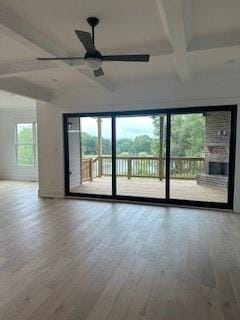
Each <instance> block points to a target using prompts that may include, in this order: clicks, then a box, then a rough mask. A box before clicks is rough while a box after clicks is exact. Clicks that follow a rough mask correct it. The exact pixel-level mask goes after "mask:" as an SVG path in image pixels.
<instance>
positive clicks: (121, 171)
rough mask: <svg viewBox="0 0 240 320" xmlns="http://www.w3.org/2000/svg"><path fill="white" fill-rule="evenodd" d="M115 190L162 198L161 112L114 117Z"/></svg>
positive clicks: (163, 130)
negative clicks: (159, 113) (158, 113)
mask: <svg viewBox="0 0 240 320" xmlns="http://www.w3.org/2000/svg"><path fill="white" fill-rule="evenodd" d="M116 139H117V140H116V161H117V163H116V170H117V194H118V195H125V196H134V197H148V198H149V197H150V198H165V141H166V117H165V115H154V116H153V115H152V116H151V115H149V116H130V117H125V116H124V117H117V118H116Z"/></svg>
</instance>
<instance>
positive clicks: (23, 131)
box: [17, 123, 33, 144]
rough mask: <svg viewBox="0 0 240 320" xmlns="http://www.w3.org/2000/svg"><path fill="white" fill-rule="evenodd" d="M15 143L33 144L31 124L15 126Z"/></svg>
mask: <svg viewBox="0 0 240 320" xmlns="http://www.w3.org/2000/svg"><path fill="white" fill-rule="evenodd" d="M17 143H18V144H31V143H33V128H32V123H18V124H17Z"/></svg>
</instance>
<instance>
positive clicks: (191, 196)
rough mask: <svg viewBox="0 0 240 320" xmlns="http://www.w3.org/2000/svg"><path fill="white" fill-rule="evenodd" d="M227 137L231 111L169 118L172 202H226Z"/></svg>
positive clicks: (175, 115) (227, 170)
mask: <svg viewBox="0 0 240 320" xmlns="http://www.w3.org/2000/svg"><path fill="white" fill-rule="evenodd" d="M230 136H231V112H230V111H210V112H201V113H187V114H186V113H185V114H174V115H171V144H170V150H171V158H170V198H171V199H180V200H190V201H204V202H215V203H227V202H228V181H229V154H230Z"/></svg>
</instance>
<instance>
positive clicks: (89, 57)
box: [37, 17, 150, 77]
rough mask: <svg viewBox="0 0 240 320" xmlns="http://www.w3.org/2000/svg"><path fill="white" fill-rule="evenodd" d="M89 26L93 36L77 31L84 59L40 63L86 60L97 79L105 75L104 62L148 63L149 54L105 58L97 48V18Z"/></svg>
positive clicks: (43, 59)
mask: <svg viewBox="0 0 240 320" xmlns="http://www.w3.org/2000/svg"><path fill="white" fill-rule="evenodd" d="M87 22H88V24H89V25H90V26H91V28H92V34H90V33H89V32H86V31H79V30H75V33H76V35H77V37H78V39H79V40H80V42H81V43H82V45H83V46H84V48H85V50H86V54H85V56H84V57H61V58H60V57H56V58H37V60H40V61H54V60H55V61H57V60H84V61H86V64H87V66H88V67H89V68H90V69H91V70H93V73H94V75H95V77H100V76H103V75H104V72H103V69H102V64H103V61H122V62H148V61H149V59H150V55H148V54H132V55H109V56H104V55H102V54H101V53H100V52H99V51H97V49H96V47H95V27H96V26H97V25H98V23H99V19H98V18H96V17H89V18H87Z"/></svg>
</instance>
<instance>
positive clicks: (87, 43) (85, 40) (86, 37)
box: [75, 30, 96, 53]
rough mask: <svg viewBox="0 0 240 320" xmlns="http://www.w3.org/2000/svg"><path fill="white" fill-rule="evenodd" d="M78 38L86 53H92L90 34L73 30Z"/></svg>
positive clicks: (93, 49)
mask: <svg viewBox="0 0 240 320" xmlns="http://www.w3.org/2000/svg"><path fill="white" fill-rule="evenodd" d="M75 33H76V35H77V36H78V39H79V40H80V41H81V43H82V45H83V46H84V48H85V50H86V51H87V53H94V52H95V51H96V50H95V47H94V44H93V40H92V36H91V34H90V33H89V32H85V31H79V30H75Z"/></svg>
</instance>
